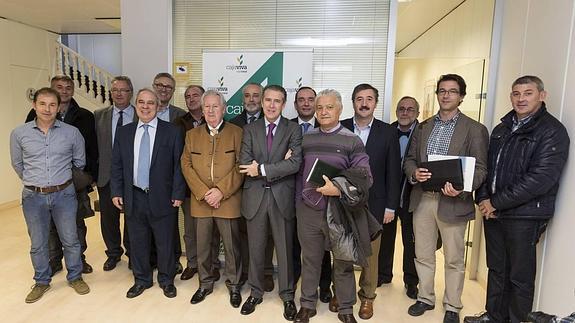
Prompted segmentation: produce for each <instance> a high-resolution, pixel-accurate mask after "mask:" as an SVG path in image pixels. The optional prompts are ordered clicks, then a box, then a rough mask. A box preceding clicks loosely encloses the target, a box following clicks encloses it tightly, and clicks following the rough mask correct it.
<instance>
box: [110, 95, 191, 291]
mask: <svg viewBox="0 0 575 323" xmlns="http://www.w3.org/2000/svg"><path fill="white" fill-rule="evenodd" d="M158 106H159V99H158V96H157V95H156V94H155V93H154V92H153V91H152V90H150V89H142V90H140V91H139V92H138V95H137V97H136V114H137V115H138V119H139V121H138V122H133V123H130V124H128V125H126V126H124V127H121V128H119V129H118V131H117V133H116V138H115V142H114V150H113V153H112V182H111V192H112V202H113V203H114V205H115V206H116V207H117V208H120V209H121V208H123V209H124V212H125V214H126V221H127V222H128V232H129V235H130V241H131V246H132V250H131V256H130V260H131V262H132V271H133V273H134V278H135V283H134V285H133V286H132V287H131V288H130V289H129V290H128V293H127V294H126V297H128V298H133V297H136V296H138V295H140V294H142V293H143V292H144V290H145V289H147V288H150V287H151V286H152V273H153V272H152V268H151V266H150V245H151V237H152V234H153V236H154V238H155V240H154V241H155V246H156V249H157V252H158V283H159V285H160V287H161V288H162V289H163V291H164V295H165V296H166V297H169V298H171V297H175V296H176V287H175V286H174V276H175V267H174V263H175V261H176V260H175V259H174V257H175V253H174V230H173V228H174V226H175V221H177V217H178V213H177V212H178V207H180V205H181V204H182V201H183V200H184V197H185V193H186V184H185V181H184V177H183V175H182V172H181V166H180V156H181V155H182V149H183V139H182V131H181V130H180V128H178V127H177V126H175V125H172V124H170V123H168V122H165V121H162V120H159V119H158V118H157V117H156V115H157V111H158Z"/></svg>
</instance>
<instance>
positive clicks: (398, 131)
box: [397, 129, 411, 138]
mask: <svg viewBox="0 0 575 323" xmlns="http://www.w3.org/2000/svg"><path fill="white" fill-rule="evenodd" d="M410 133H411V131H409V130H407V131H401V130H399V129H397V135H398V136H399V138H401V137H402V136H406V137H409V134H410Z"/></svg>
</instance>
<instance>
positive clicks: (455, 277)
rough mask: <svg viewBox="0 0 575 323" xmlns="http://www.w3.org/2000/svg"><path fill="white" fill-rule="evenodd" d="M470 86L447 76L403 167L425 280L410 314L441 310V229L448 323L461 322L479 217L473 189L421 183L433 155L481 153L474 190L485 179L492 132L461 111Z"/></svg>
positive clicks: (418, 261)
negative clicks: (470, 234) (472, 226)
mask: <svg viewBox="0 0 575 323" xmlns="http://www.w3.org/2000/svg"><path fill="white" fill-rule="evenodd" d="M465 90H466V84H465V81H464V80H463V78H462V77H461V76H459V75H456V74H446V75H443V76H441V78H440V79H439V81H438V82H437V90H436V94H437V101H438V103H439V112H438V113H437V114H436V115H435V116H433V117H431V118H429V119H427V120H425V121H423V122H422V123H421V124H419V125H418V126H417V127H416V128H415V131H414V133H413V138H412V142H411V145H410V147H409V152H408V153H407V156H406V158H405V161H404V166H403V170H404V172H405V175H406V176H407V178H409V180H410V182H411V183H412V184H414V186H413V190H412V192H411V203H410V210H409V211H412V212H413V226H414V233H415V256H416V259H415V268H416V270H417V274H418V276H419V279H420V282H419V294H418V297H417V302H416V303H415V304H413V305H412V306H410V307H409V310H408V313H409V315H411V316H419V315H422V314H423V313H424V312H425V311H427V310H432V309H434V308H435V290H434V276H435V246H436V241H437V234H438V229H439V234H440V235H441V239H442V241H443V250H444V254H445V263H446V264H445V292H444V297H443V306H444V308H445V310H446V312H445V316H444V320H443V322H448V323H450V322H459V311H460V310H461V308H462V307H463V304H462V303H461V293H462V291H463V281H464V278H465V264H464V253H465V242H464V234H465V228H466V226H467V222H468V221H469V220H471V219H473V218H474V217H475V206H474V204H473V196H472V194H471V192H464V191H463V190H456V189H455V188H454V187H453V185H452V183H449V182H446V183H445V184H444V185H443V187H442V188H441V189H440V191H424V190H423V189H422V184H421V183H423V182H425V181H427V180H429V179H430V178H432V177H433V174H432V173H431V172H429V171H428V169H426V168H422V167H420V164H421V163H422V162H426V161H428V155H453V156H469V157H475V159H476V163H475V174H474V177H473V185H472V189H473V190H475V189H477V188H478V187H479V186H480V185H481V184H482V183H483V181H484V180H485V177H486V174H487V167H486V161H487V145H488V140H489V136H488V133H487V129H486V128H485V126H483V125H482V124H480V123H479V122H477V121H474V120H473V119H471V118H469V117H467V116H466V115H464V114H463V113H462V112H461V111H460V110H459V105H460V104H461V102H463V98H464V97H465V94H466V92H465Z"/></svg>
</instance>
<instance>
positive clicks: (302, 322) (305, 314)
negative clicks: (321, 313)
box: [294, 307, 317, 323]
mask: <svg viewBox="0 0 575 323" xmlns="http://www.w3.org/2000/svg"><path fill="white" fill-rule="evenodd" d="M316 314H317V311H316V310H312V309H309V308H305V307H300V309H299V312H297V314H296V316H295V320H294V322H295V323H308V322H309V319H310V318H312V317H314V316H315V315H316Z"/></svg>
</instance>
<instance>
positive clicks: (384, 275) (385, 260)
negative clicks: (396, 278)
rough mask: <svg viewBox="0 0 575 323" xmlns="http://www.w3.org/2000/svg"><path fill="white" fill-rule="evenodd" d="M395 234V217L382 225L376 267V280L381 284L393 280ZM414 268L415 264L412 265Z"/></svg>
mask: <svg viewBox="0 0 575 323" xmlns="http://www.w3.org/2000/svg"><path fill="white" fill-rule="evenodd" d="M396 233H397V217H395V218H394V219H393V221H391V222H389V223H386V224H384V225H383V231H382V232H381V244H380V247H379V258H378V266H377V280H378V283H379V282H383V283H389V282H391V279H392V278H393V255H394V253H395V236H396ZM414 266H415V264H414Z"/></svg>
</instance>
